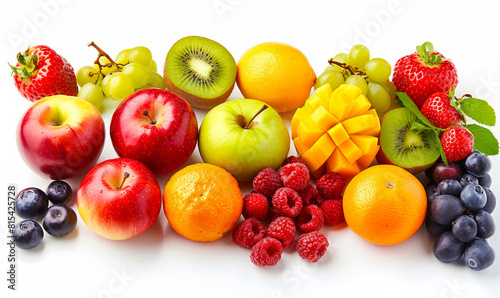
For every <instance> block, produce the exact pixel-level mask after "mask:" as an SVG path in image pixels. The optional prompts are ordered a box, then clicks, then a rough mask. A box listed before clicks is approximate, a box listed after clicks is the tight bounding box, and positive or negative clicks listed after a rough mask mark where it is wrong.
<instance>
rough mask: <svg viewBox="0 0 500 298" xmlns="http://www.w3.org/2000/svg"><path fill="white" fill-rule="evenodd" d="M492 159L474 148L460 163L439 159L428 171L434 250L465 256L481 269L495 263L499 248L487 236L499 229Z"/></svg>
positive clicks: (443, 256) (451, 257)
mask: <svg viewBox="0 0 500 298" xmlns="http://www.w3.org/2000/svg"><path fill="white" fill-rule="evenodd" d="M490 169H491V161H490V159H489V158H488V157H487V156H486V155H484V154H482V153H480V152H478V151H474V152H472V153H471V154H470V155H469V156H467V157H466V158H465V159H463V160H461V161H458V163H450V164H448V165H445V164H444V163H437V164H436V166H435V167H434V168H432V169H430V170H429V171H427V175H428V176H429V178H430V179H431V182H430V183H429V184H428V185H427V186H426V192H427V199H428V205H429V212H428V215H427V219H426V222H425V226H426V228H427V231H428V232H429V233H430V234H431V235H432V236H434V237H437V239H436V241H435V243H434V248H433V252H434V255H435V256H436V258H437V259H438V260H440V261H441V262H444V263H450V262H454V261H457V260H459V259H460V258H461V257H462V256H463V259H464V262H465V264H466V265H467V266H469V268H471V269H473V270H476V271H479V270H484V269H486V268H488V267H489V266H491V265H492V264H493V262H494V260H495V252H494V250H493V248H492V247H491V246H490V245H489V244H488V243H487V239H488V238H489V237H491V236H493V234H494V233H495V221H494V220H493V217H492V216H491V213H492V212H493V210H494V209H495V206H496V197H495V195H494V194H493V192H492V191H491V190H490V189H489V187H490V186H491V177H490V176H489V174H488V172H489V171H490Z"/></svg>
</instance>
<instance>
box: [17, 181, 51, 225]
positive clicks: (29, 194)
mask: <svg viewBox="0 0 500 298" xmlns="http://www.w3.org/2000/svg"><path fill="white" fill-rule="evenodd" d="M48 206H49V200H48V198H47V195H46V194H45V193H44V192H43V190H41V189H39V188H36V187H30V188H26V189H23V190H21V191H20V192H19V194H18V195H17V197H16V200H15V210H16V213H17V215H19V216H20V217H22V218H24V219H37V218H39V217H40V216H42V215H43V214H44V213H45V211H46V210H47V207H48Z"/></svg>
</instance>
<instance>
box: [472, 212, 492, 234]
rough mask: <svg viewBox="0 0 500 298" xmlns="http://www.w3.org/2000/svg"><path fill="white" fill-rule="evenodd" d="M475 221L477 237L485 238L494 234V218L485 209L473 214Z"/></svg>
mask: <svg viewBox="0 0 500 298" xmlns="http://www.w3.org/2000/svg"><path fill="white" fill-rule="evenodd" d="M474 220H475V221H476V223H477V237H479V238H483V239H487V238H490V237H491V236H493V234H495V228H496V227H495V220H494V219H493V216H491V214H489V213H488V212H486V211H478V212H476V214H474Z"/></svg>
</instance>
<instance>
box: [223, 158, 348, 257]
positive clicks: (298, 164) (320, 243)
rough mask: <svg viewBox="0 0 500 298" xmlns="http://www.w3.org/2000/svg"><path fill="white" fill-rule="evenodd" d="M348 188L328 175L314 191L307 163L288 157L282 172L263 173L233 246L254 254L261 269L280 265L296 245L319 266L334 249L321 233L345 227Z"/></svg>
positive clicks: (247, 202)
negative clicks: (344, 199) (325, 228)
mask: <svg viewBox="0 0 500 298" xmlns="http://www.w3.org/2000/svg"><path fill="white" fill-rule="evenodd" d="M344 188H345V180H344V178H343V177H342V176H341V175H340V174H337V173H328V174H325V175H324V176H322V177H321V178H320V179H318V180H317V181H316V186H314V185H313V184H311V179H310V172H309V169H308V168H307V166H306V164H305V162H304V161H303V160H302V159H301V158H300V157H296V156H290V157H288V158H287V159H286V160H285V161H284V162H283V164H282V166H281V168H280V169H279V171H277V172H276V171H275V170H274V169H272V168H266V169H263V170H261V171H260V172H259V173H258V175H257V176H256V177H255V179H254V180H253V189H254V190H253V191H252V192H251V193H250V194H247V195H245V197H244V200H243V212H242V215H243V217H244V219H245V220H244V221H242V222H240V223H239V224H238V225H237V226H236V227H235V228H234V230H233V234H232V237H233V242H234V243H235V244H237V245H239V246H241V247H244V248H248V249H251V250H252V251H251V253H250V260H251V261H252V263H254V264H255V265H257V266H261V267H269V266H274V265H276V264H277V263H278V262H279V260H280V259H281V255H282V253H283V250H285V249H288V248H290V247H291V246H292V245H293V244H294V243H295V244H296V245H295V247H296V250H297V252H298V254H299V255H300V256H301V257H302V258H303V259H305V260H306V261H309V262H313V263H314V262H317V261H318V260H320V259H321V257H322V256H323V255H324V254H325V252H326V250H327V248H328V245H329V244H328V239H327V238H326V237H325V236H324V235H323V234H322V233H321V232H320V231H319V230H320V229H321V227H322V226H323V225H330V226H333V225H337V224H339V223H341V222H343V221H344V214H343V210H342V193H343V191H344ZM266 224H267V227H266ZM298 233H299V234H300V235H299V236H298V237H297V234H298Z"/></svg>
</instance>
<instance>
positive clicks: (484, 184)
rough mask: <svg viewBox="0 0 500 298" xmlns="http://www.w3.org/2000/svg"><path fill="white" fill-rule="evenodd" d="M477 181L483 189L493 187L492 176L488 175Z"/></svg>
mask: <svg viewBox="0 0 500 298" xmlns="http://www.w3.org/2000/svg"><path fill="white" fill-rule="evenodd" d="M477 180H479V185H481V186H482V187H483V188H484V187H490V186H491V176H490V174H486V175H484V176H483V177H478V178H477Z"/></svg>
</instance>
